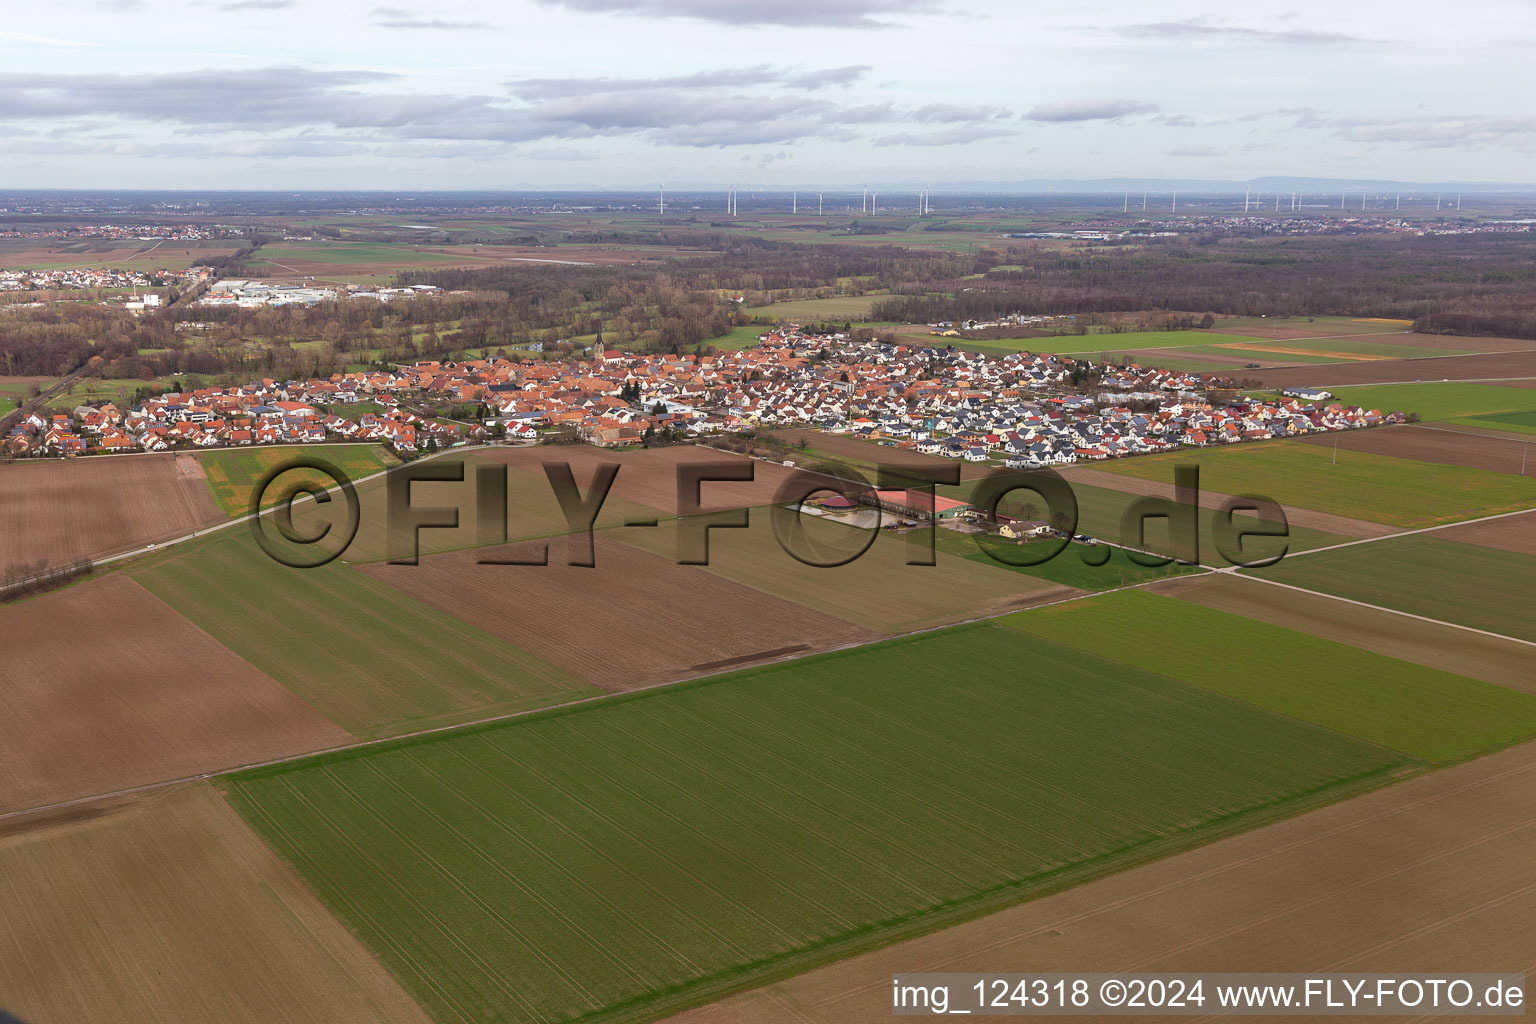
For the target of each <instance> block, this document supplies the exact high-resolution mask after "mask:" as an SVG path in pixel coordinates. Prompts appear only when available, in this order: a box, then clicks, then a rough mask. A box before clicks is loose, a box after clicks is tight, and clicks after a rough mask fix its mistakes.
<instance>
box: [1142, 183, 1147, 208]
mask: <svg viewBox="0 0 1536 1024" xmlns="http://www.w3.org/2000/svg"><path fill="white" fill-rule="evenodd" d="M1141 212H1142V213H1146V212H1147V190H1146V189H1145V188H1143V189H1142V190H1141Z"/></svg>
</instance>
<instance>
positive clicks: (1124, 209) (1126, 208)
mask: <svg viewBox="0 0 1536 1024" xmlns="http://www.w3.org/2000/svg"><path fill="white" fill-rule="evenodd" d="M1120 212H1121V213H1130V212H1131V190H1130V189H1126V190H1125V201H1124V202H1122V203H1121V204H1120Z"/></svg>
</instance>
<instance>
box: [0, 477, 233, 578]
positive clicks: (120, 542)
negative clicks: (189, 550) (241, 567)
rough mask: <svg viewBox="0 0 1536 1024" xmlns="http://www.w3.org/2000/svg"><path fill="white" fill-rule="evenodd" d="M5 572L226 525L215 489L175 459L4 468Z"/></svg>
mask: <svg viewBox="0 0 1536 1024" xmlns="http://www.w3.org/2000/svg"><path fill="white" fill-rule="evenodd" d="M0 516H3V517H4V520H3V521H4V528H3V529H0V567H3V566H6V565H13V564H20V565H27V564H31V563H33V562H36V561H37V560H38V559H39V558H46V559H48V560H49V561H50V562H52V563H54V564H59V563H62V562H68V561H70V560H72V559H74V558H78V557H81V556H84V557H87V558H99V557H101V556H103V555H109V554H116V553H117V552H119V551H124V550H127V549H129V548H134V547H143V546H144V545H145V544H149V543H151V542H156V541H163V540H169V539H170V538H172V537H180V536H182V535H183V534H187V533H190V532H192V529H193V528H194V527H198V526H206V525H209V524H211V523H218V522H223V521H224V519H225V516H224V513H223V512H221V511H220V510H219V506H218V503H217V502H215V501H214V500H213V495H211V494H210V493H209V492H208V485H207V484H206V483H204V482H203V481H202V480H201V479H195V478H192V477H189V476H186V475H184V474H182V473H179V472H178V471H177V468H176V456H174V455H118V456H108V457H96V458H88V459H70V460H67V461H59V460H48V461H37V462H17V463H13V464H11V465H9V466H0Z"/></svg>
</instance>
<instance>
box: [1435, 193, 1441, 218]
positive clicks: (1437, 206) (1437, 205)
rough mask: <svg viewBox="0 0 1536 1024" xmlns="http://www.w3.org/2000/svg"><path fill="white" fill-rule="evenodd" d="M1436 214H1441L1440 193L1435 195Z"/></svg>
mask: <svg viewBox="0 0 1536 1024" xmlns="http://www.w3.org/2000/svg"><path fill="white" fill-rule="evenodd" d="M1435 212H1436V213H1439V212H1440V193H1439V192H1436V193H1435Z"/></svg>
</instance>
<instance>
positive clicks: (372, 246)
mask: <svg viewBox="0 0 1536 1024" xmlns="http://www.w3.org/2000/svg"><path fill="white" fill-rule="evenodd" d="M468 251H469V250H466V252H468ZM283 260H310V261H314V262H319V263H334V264H339V265H346V264H349V263H462V262H464V260H465V257H463V256H450V255H447V254H445V253H439V252H421V251H418V250H417V249H416V248H415V247H413V246H410V245H389V244H385V243H380V242H288V243H283V244H273V245H264V246H262V247H261V248H260V249H258V250H257V251H256V253H255V255H254V257H253V258H252V259H251V261H250V262H251V263H252V264H256V263H280V262H282V261H283Z"/></svg>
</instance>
